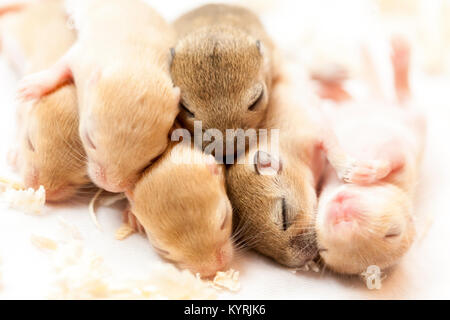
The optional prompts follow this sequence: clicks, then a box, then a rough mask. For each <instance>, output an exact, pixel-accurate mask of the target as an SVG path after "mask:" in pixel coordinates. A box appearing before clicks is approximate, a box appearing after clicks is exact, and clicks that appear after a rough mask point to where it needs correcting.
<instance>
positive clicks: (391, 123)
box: [316, 44, 426, 274]
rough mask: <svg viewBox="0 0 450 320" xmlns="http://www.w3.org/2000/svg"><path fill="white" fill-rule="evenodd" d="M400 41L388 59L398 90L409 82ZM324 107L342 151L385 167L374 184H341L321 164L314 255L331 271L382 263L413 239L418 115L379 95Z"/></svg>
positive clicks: (420, 137)
mask: <svg viewBox="0 0 450 320" xmlns="http://www.w3.org/2000/svg"><path fill="white" fill-rule="evenodd" d="M405 48H406V47H405V46H404V45H403V44H402V45H401V46H396V45H394V58H395V59H394V62H395V61H397V63H402V66H399V65H396V64H394V70H395V77H396V78H398V77H401V78H402V81H400V79H399V81H396V88H397V92H398V94H399V97H402V96H403V97H404V96H405V94H406V91H407V90H408V88H409V83H407V82H405V81H406V79H407V77H405V75H404V72H405V71H406V70H405V66H406V64H405V60H404V59H400V58H399V57H398V55H408V56H409V52H408V50H406V51H405ZM406 59H408V58H406ZM406 72H407V71H406ZM400 82H402V83H403V85H402V84H401V83H400ZM393 86H394V84H393ZM329 113H330V118H332V119H333V121H332V124H333V127H334V128H335V130H336V133H337V136H338V140H339V141H340V142H341V143H342V144H343V146H344V147H345V148H346V150H347V151H348V152H349V153H352V154H353V155H355V156H358V157H361V158H367V159H381V160H383V161H385V162H387V163H388V168H389V171H388V172H387V174H386V177H384V178H382V179H380V180H379V181H378V182H376V183H374V184H368V185H367V184H366V185H356V184H343V183H342V182H340V181H339V180H338V179H337V178H336V175H335V172H334V170H332V169H328V170H327V172H326V174H325V180H324V185H323V191H322V194H321V195H320V199H319V209H318V214H317V222H316V233H317V243H318V247H319V251H320V257H321V259H322V260H323V262H324V264H325V265H326V266H327V267H329V268H330V269H331V270H333V271H336V272H338V273H344V274H360V273H362V272H364V271H366V269H367V268H368V267H369V266H371V265H376V266H378V267H380V268H381V269H384V268H388V267H390V266H392V265H394V264H395V263H397V262H398V261H399V259H400V258H401V257H402V256H403V255H404V254H405V253H406V251H407V250H408V249H409V247H410V246H411V244H412V242H413V240H414V236H415V226H414V220H413V212H414V209H413V197H414V189H415V187H416V185H417V183H418V176H419V170H420V163H421V158H422V154H423V151H424V140H425V135H426V121H425V119H424V117H423V115H421V114H419V113H417V112H416V111H414V110H413V109H412V108H410V107H407V106H399V105H393V104H389V103H384V102H383V101H381V102H373V101H371V102H363V103H361V102H360V101H354V100H353V101H349V102H346V103H343V104H339V106H338V107H337V108H336V109H330V110H329Z"/></svg>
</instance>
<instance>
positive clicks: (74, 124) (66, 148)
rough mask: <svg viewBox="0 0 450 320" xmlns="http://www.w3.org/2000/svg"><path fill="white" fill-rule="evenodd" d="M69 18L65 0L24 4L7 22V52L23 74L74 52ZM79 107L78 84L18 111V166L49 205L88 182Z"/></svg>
mask: <svg viewBox="0 0 450 320" xmlns="http://www.w3.org/2000/svg"><path fill="white" fill-rule="evenodd" d="M5 12H6V11H5ZM66 20H67V19H66V17H65V13H64V8H63V1H61V0H46V1H40V2H37V3H33V4H29V5H23V7H22V10H21V11H18V12H17V13H14V14H11V15H9V16H6V17H5V18H3V19H2V21H1V23H2V28H1V39H2V49H3V52H4V54H5V55H6V56H7V58H8V59H9V60H10V61H11V62H13V63H14V64H15V66H16V69H17V70H19V74H20V75H24V74H30V73H32V72H37V71H40V70H43V69H45V68H48V67H49V66H51V65H52V64H53V63H54V62H55V61H57V60H58V59H59V58H60V57H62V56H63V55H64V53H65V52H66V51H67V49H68V48H70V46H71V45H72V44H73V42H74V41H75V34H74V32H73V31H71V30H69V29H68V28H67V27H66ZM77 108H78V104H77V97H76V92H75V87H74V86H73V85H67V86H65V87H62V88H60V89H59V90H57V91H55V92H54V93H52V94H51V95H49V96H47V97H45V98H44V99H42V100H41V101H39V102H38V103H37V104H36V105H35V106H34V107H33V108H30V106H29V104H28V103H22V104H20V105H19V107H18V116H17V118H18V138H19V143H18V150H17V155H16V163H15V165H16V168H17V169H18V171H19V172H20V175H21V176H22V178H23V180H24V183H25V186H26V187H27V188H33V189H38V188H39V186H40V185H43V186H44V187H45V189H46V199H47V201H49V202H59V201H64V200H67V199H68V198H70V197H72V196H73V195H74V194H75V193H76V192H77V190H78V189H79V188H80V187H81V186H83V185H84V184H87V183H89V179H88V178H87V175H86V173H87V172H86V163H85V153H84V150H83V147H82V144H81V141H80V139H79V135H78V109H77Z"/></svg>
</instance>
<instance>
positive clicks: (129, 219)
mask: <svg viewBox="0 0 450 320" xmlns="http://www.w3.org/2000/svg"><path fill="white" fill-rule="evenodd" d="M123 222H124V223H127V224H128V225H129V226H130V227H131V228H132V229H134V230H135V231H136V232H138V233H140V234H142V235H145V229H144V227H143V226H142V224H141V223H140V222H139V221H138V219H137V218H136V216H135V215H134V214H133V212H131V210H130V209H126V210H125V211H124V212H123Z"/></svg>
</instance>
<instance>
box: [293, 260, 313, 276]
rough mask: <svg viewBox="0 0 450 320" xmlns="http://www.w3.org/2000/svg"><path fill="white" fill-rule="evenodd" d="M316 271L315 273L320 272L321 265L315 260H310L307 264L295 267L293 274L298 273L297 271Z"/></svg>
mask: <svg viewBox="0 0 450 320" xmlns="http://www.w3.org/2000/svg"><path fill="white" fill-rule="evenodd" d="M299 271H301V272H310V271H312V272H315V273H319V272H320V267H319V265H318V264H317V263H316V262H315V261H308V262H307V263H305V265H304V266H303V267H301V268H298V269H294V270H292V271H291V272H292V273H293V274H296V273H297V272H299Z"/></svg>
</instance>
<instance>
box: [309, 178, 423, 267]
mask: <svg viewBox="0 0 450 320" xmlns="http://www.w3.org/2000/svg"><path fill="white" fill-rule="evenodd" d="M316 230H317V242H318V246H319V251H320V255H321V258H322V259H323V261H324V263H325V264H326V265H327V266H328V267H329V268H330V269H332V270H334V271H336V272H339V273H346V274H360V273H362V272H364V271H366V269H367V268H368V267H369V266H371V265H376V266H378V267H380V268H381V269H383V268H387V267H389V266H391V265H393V264H394V263H395V262H397V260H398V259H399V258H400V257H402V256H403V255H404V254H405V252H406V251H407V250H408V249H409V247H410V245H411V243H412V240H413V238H414V235H415V228H414V223H413V219H412V206H411V200H410V199H409V197H408V196H407V195H406V194H405V193H404V192H403V191H401V190H400V189H398V188H397V187H395V186H393V185H391V184H387V183H386V184H380V185H375V186H357V185H342V186H340V187H339V188H338V189H336V190H333V191H331V192H326V191H325V192H324V194H322V195H321V198H320V202H319V211H318V216H317V226H316Z"/></svg>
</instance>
